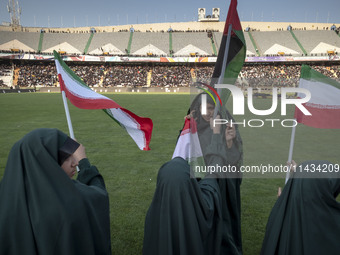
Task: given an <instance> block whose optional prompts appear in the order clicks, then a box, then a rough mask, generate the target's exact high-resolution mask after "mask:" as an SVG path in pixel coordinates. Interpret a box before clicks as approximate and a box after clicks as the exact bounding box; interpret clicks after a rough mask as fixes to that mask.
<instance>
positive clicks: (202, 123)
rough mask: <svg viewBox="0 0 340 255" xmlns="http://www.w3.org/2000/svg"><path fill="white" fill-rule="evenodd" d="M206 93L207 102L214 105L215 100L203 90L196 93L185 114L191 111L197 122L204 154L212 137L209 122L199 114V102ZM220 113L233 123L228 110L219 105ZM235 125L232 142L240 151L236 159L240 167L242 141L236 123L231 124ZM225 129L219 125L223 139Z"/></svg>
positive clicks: (222, 117)
mask: <svg viewBox="0 0 340 255" xmlns="http://www.w3.org/2000/svg"><path fill="white" fill-rule="evenodd" d="M204 94H205V95H207V97H206V98H207V103H208V104H211V105H215V102H214V101H213V100H212V98H211V97H210V96H209V95H208V94H207V93H205V92H203V93H200V94H198V95H197V96H196V97H195V98H194V100H193V101H192V103H191V105H190V108H189V110H188V113H187V114H190V113H192V115H193V117H194V119H195V120H196V123H197V131H198V136H199V139H200V143H201V148H202V151H203V155H205V149H206V148H207V146H208V145H209V144H210V143H211V137H212V133H213V132H212V129H211V128H210V123H209V122H208V121H206V120H205V119H204V118H203V117H202V114H201V104H202V95H204ZM217 114H218V115H220V118H221V119H227V120H229V121H230V120H232V121H233V123H235V119H234V118H233V116H232V115H231V114H230V113H229V111H228V110H227V109H226V108H225V107H221V109H220V110H219V112H218V113H217ZM233 125H234V126H235V131H236V137H235V138H234V140H233V142H234V144H235V146H236V148H237V150H238V151H239V153H240V159H239V160H238V163H237V166H238V167H240V166H241V165H242V164H243V142H242V138H241V135H240V132H239V128H238V125H237V124H233ZM225 129H226V125H222V126H221V135H222V138H223V140H224V139H225Z"/></svg>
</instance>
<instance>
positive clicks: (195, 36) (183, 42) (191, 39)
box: [172, 32, 213, 56]
mask: <svg viewBox="0 0 340 255" xmlns="http://www.w3.org/2000/svg"><path fill="white" fill-rule="evenodd" d="M190 44H191V45H193V46H194V47H193V49H194V48H195V47H197V48H198V49H200V50H202V51H204V52H205V53H206V54H207V55H213V50H212V47H211V42H210V39H209V38H208V35H207V33H206V32H176V33H173V34H172V48H173V51H174V53H175V55H176V52H178V51H180V50H182V49H183V48H185V47H186V46H188V45H190ZM193 53H195V52H193ZM199 55H204V54H199ZM187 56H188V55H187Z"/></svg>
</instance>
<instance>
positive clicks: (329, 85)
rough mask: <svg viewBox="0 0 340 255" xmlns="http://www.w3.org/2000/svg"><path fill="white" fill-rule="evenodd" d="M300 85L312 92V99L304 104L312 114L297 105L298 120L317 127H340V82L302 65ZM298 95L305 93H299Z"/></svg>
mask: <svg viewBox="0 0 340 255" xmlns="http://www.w3.org/2000/svg"><path fill="white" fill-rule="evenodd" d="M299 87H300V88H304V89H307V90H308V91H309V92H310V93H311V99H310V100H309V101H308V102H306V103H304V104H303V106H304V107H305V108H306V109H307V110H308V111H309V112H310V113H311V114H312V115H304V114H303V113H302V112H301V110H300V109H298V108H297V107H296V108H295V118H296V120H297V122H299V123H302V124H304V125H306V126H310V127H315V128H329V129H338V128H340V83H338V82H337V81H335V80H333V79H331V78H329V77H327V76H325V75H323V74H321V73H319V72H317V71H315V70H314V69H312V68H311V67H310V66H308V65H302V67H301V75H300V81H299ZM298 97H301V98H302V97H303V95H300V94H298Z"/></svg>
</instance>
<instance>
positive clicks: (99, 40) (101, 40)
mask: <svg viewBox="0 0 340 255" xmlns="http://www.w3.org/2000/svg"><path fill="white" fill-rule="evenodd" d="M129 36H130V32H112V33H95V34H94V36H93V39H92V42H91V44H90V47H89V50H88V53H89V54H91V52H94V51H95V50H96V49H101V48H103V46H105V45H108V44H112V45H113V46H114V47H115V48H116V49H118V51H117V50H116V51H117V53H116V54H117V55H122V54H126V52H125V49H127V45H128V42H129ZM103 49H104V48H103ZM104 52H105V49H104ZM92 54H93V53H92Z"/></svg>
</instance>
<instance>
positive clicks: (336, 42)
mask: <svg viewBox="0 0 340 255" xmlns="http://www.w3.org/2000/svg"><path fill="white" fill-rule="evenodd" d="M294 33H295V35H296V37H297V38H298V39H299V41H300V42H301V44H302V45H303V47H304V48H305V49H306V51H307V53H308V55H312V54H313V55H315V54H317V55H321V54H327V49H334V48H335V47H336V48H338V49H340V37H339V36H338V35H337V34H336V33H335V32H334V31H332V30H310V31H300V30H296V31H294ZM320 43H325V44H328V45H331V46H335V47H319V49H318V48H317V49H315V48H316V47H317V46H318V45H319V44H320ZM314 49H315V50H314ZM338 52H340V50H339V51H338Z"/></svg>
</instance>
